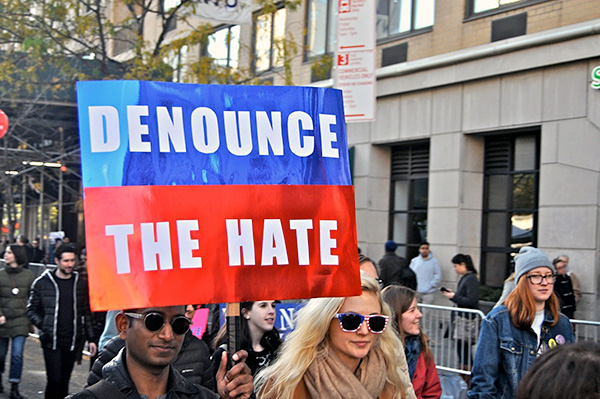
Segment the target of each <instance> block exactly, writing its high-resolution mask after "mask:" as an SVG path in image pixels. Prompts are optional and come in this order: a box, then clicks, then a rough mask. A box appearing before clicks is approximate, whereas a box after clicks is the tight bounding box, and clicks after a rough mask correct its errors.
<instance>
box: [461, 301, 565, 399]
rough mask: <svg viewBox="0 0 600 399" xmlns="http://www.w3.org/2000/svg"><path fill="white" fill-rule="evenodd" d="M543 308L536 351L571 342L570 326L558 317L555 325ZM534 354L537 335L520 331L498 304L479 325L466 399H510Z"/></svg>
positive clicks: (532, 360) (533, 358)
mask: <svg viewBox="0 0 600 399" xmlns="http://www.w3.org/2000/svg"><path fill="white" fill-rule="evenodd" d="M552 322H553V318H552V314H551V313H550V312H549V311H548V310H547V309H546V311H545V315H544V322H543V323H542V333H541V340H540V351H541V352H543V351H544V350H548V349H549V348H553V347H555V346H556V345H562V344H567V343H573V342H575V337H574V334H573V326H572V325H571V322H570V321H569V319H568V318H567V317H566V316H565V315H563V314H561V315H560V318H559V320H558V323H557V324H556V325H555V326H553V327H552V326H550V324H551V323H552ZM537 353H538V343H537V335H536V334H535V332H533V330H532V329H531V328H530V329H529V330H521V329H519V328H517V327H515V326H514V325H513V324H512V322H511V320H510V313H509V312H508V309H506V306H504V305H501V306H499V307H497V308H495V309H492V311H491V312H490V313H489V314H488V315H487V316H486V317H485V319H484V320H483V323H482V324H481V332H480V335H479V342H478V344H477V352H476V353H475V361H474V362H473V371H472V377H471V387H470V390H469V392H468V397H469V399H488V398H489V399H492V398H493V399H504V398H506V399H512V398H513V397H514V396H515V394H516V392H517V386H518V384H519V381H521V379H522V378H523V376H524V375H525V373H526V372H527V370H529V368H530V367H531V365H532V364H533V362H534V360H535V359H536V357H537Z"/></svg>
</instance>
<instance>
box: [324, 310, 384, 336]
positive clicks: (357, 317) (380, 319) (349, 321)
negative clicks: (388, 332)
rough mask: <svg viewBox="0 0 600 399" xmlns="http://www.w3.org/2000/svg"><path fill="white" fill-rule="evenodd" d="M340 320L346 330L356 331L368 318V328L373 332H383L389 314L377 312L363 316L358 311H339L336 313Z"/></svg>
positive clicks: (343, 329)
mask: <svg viewBox="0 0 600 399" xmlns="http://www.w3.org/2000/svg"><path fill="white" fill-rule="evenodd" d="M335 317H337V318H338V319H339V321H340V328H341V329H342V331H344V332H356V331H358V329H359V328H360V326H361V325H362V323H363V321H365V320H366V322H367V328H368V329H369V331H370V332H372V333H373V334H381V333H382V332H384V331H385V327H386V326H387V323H388V320H389V318H390V317H389V316H383V315H380V314H375V315H371V316H363V315H361V314H358V313H338V314H336V315H335Z"/></svg>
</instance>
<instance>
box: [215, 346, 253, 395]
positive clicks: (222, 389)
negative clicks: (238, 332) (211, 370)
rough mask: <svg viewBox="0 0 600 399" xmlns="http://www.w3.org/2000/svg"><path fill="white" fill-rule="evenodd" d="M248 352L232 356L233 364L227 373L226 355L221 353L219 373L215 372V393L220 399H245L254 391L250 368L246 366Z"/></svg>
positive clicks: (240, 352) (242, 351)
mask: <svg viewBox="0 0 600 399" xmlns="http://www.w3.org/2000/svg"><path fill="white" fill-rule="evenodd" d="M247 357H248V352H246V351H244V350H241V351H239V352H236V353H235V354H234V355H233V356H232V360H233V361H234V362H235V366H233V367H232V368H231V369H229V371H227V353H226V352H223V355H222V357H221V364H220V366H219V371H217V377H216V379H217V392H218V393H219V396H221V398H223V399H226V398H239V399H247V398H249V397H250V395H252V392H253V391H254V384H253V383H252V375H251V374H250V368H249V367H248V366H247V365H246V358H247Z"/></svg>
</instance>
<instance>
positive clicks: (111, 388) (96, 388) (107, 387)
mask: <svg viewBox="0 0 600 399" xmlns="http://www.w3.org/2000/svg"><path fill="white" fill-rule="evenodd" d="M85 390H86V391H88V392H91V393H92V395H94V396H95V397H96V398H98V399H126V398H127V397H126V396H125V395H124V394H123V393H122V392H121V391H120V390H119V388H117V387H116V386H115V385H113V384H111V383H110V382H108V381H106V380H105V379H102V380H100V381H98V382H97V383H95V384H94V385H92V386H91V387H87V388H85Z"/></svg>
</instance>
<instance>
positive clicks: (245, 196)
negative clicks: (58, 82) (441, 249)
mask: <svg viewBox="0 0 600 399" xmlns="http://www.w3.org/2000/svg"><path fill="white" fill-rule="evenodd" d="M77 96H78V110H79V125H80V140H81V158H82V179H83V185H84V195H85V216H86V241H87V243H86V244H87V251H88V269H89V280H90V300H91V304H92V307H93V309H94V310H106V309H117V308H132V307H148V306H166V305H179V304H188V303H214V302H238V301H242V300H260V299H297V298H310V297H318V296H347V295H357V294H360V276H359V272H358V259H357V246H356V221H355V214H354V212H355V211H354V190H353V187H352V185H351V178H350V170H349V163H348V148H347V141H346V128H345V124H344V113H343V106H342V96H341V92H340V91H339V90H334V89H321V88H305V87H263V86H218V85H192V84H177V83H159V82H140V81H102V82H79V83H78V85H77Z"/></svg>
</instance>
